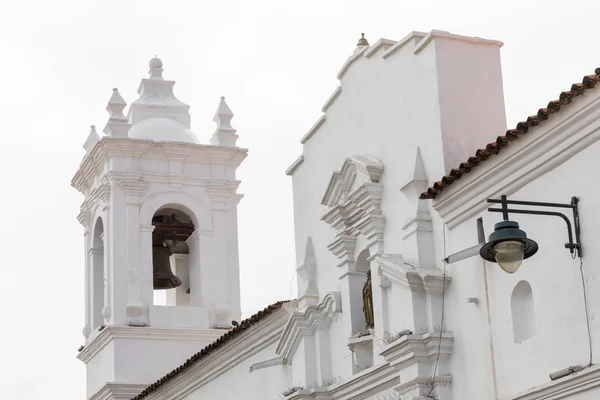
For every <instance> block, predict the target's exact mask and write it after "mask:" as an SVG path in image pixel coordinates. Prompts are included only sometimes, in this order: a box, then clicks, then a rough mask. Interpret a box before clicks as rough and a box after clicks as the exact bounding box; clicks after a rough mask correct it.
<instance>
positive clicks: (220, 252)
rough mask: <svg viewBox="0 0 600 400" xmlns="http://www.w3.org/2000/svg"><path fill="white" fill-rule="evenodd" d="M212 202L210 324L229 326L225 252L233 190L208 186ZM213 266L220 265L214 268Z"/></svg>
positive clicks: (226, 255) (227, 273)
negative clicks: (228, 213) (228, 215)
mask: <svg viewBox="0 0 600 400" xmlns="http://www.w3.org/2000/svg"><path fill="white" fill-rule="evenodd" d="M206 192H207V194H208V195H209V197H210V199H211V202H212V213H213V226H214V234H213V248H212V251H213V252H214V253H213V260H214V264H212V265H210V267H211V269H212V271H213V274H212V279H211V284H212V285H213V288H214V289H213V291H212V296H211V299H212V303H213V304H211V305H212V307H213V310H212V318H211V325H213V326H217V327H230V326H231V318H230V316H231V312H232V310H231V306H230V304H231V302H230V295H229V284H228V281H229V278H230V271H229V268H228V254H227V249H228V246H227V239H228V235H227V231H228V230H227V222H228V221H227V212H228V211H229V207H228V203H229V201H230V199H231V198H232V195H233V194H234V191H233V190H232V189H231V188H229V187H209V188H208V189H207V190H206ZM215 266H220V268H219V267H217V268H215Z"/></svg>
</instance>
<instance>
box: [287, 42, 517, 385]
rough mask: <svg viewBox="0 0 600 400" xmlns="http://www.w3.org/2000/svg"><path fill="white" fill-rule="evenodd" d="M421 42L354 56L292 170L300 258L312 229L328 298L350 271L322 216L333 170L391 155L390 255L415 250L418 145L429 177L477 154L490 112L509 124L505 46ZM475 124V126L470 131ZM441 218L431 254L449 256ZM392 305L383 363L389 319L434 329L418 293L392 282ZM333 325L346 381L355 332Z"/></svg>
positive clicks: (335, 355)
mask: <svg viewBox="0 0 600 400" xmlns="http://www.w3.org/2000/svg"><path fill="white" fill-rule="evenodd" d="M417 43H418V39H413V40H411V41H409V42H408V43H407V44H406V45H405V46H403V47H401V48H400V49H399V50H398V51H396V52H395V53H394V54H392V55H391V56H389V57H386V58H385V59H384V58H383V54H384V53H385V51H386V50H387V49H386V48H382V49H380V50H378V51H377V52H375V53H374V54H370V55H369V57H368V58H367V57H364V56H363V57H359V58H358V59H356V60H355V61H354V62H353V63H352V65H351V66H350V67H349V69H348V70H347V71H346V72H345V73H344V74H343V76H342V77H341V93H340V94H339V96H338V97H337V98H336V99H335V100H334V101H333V103H332V104H331V105H330V106H329V107H328V108H327V110H326V120H325V122H324V123H323V124H322V125H321V126H320V127H319V128H318V130H317V131H316V132H315V133H314V134H313V135H312V136H311V137H310V138H309V139H308V140H307V141H306V142H305V143H304V149H303V156H304V161H303V162H302V164H300V165H299V166H298V168H297V169H296V170H295V171H294V172H293V191H294V217H295V238H296V254H298V255H300V256H299V260H298V264H301V262H302V259H301V257H303V255H304V254H305V251H306V240H307V238H308V237H309V236H310V237H312V241H313V245H314V250H315V258H316V264H317V286H318V289H319V294H320V296H321V298H322V297H323V295H324V294H325V293H327V292H329V291H335V290H343V289H340V288H341V285H342V284H341V283H340V275H341V274H342V270H341V269H340V268H337V267H336V265H337V264H339V262H340V261H339V259H337V258H336V257H335V256H334V255H333V254H332V253H331V252H330V250H328V249H327V245H328V244H329V243H330V242H331V238H332V237H333V236H334V235H335V232H334V231H333V230H332V229H331V228H330V227H329V226H328V225H327V224H326V223H325V222H324V221H322V220H321V217H322V216H323V215H324V214H325V212H326V211H328V208H327V207H326V206H323V205H321V200H322V198H323V195H324V194H325V191H326V189H327V186H328V183H329V181H330V179H331V176H332V173H333V172H334V171H339V170H340V168H341V167H342V164H343V163H344V160H345V159H346V158H347V157H349V156H352V155H355V154H369V155H372V156H375V157H377V158H378V159H380V160H381V161H382V162H383V164H384V173H383V176H382V180H381V183H382V185H383V199H382V202H381V208H382V211H383V215H384V216H385V218H386V221H385V230H384V246H383V252H384V253H386V254H403V253H404V254H408V251H407V249H406V248H405V244H404V241H403V238H404V234H405V232H404V231H403V229H402V227H403V225H404V224H405V222H406V220H407V219H408V218H409V217H413V216H414V213H415V207H416V206H415V204H416V196H415V198H414V199H408V198H407V197H406V196H405V194H403V193H402V192H401V191H400V190H399V189H400V188H401V187H402V186H403V185H404V184H406V183H408V182H409V181H410V180H411V179H412V174H413V171H414V170H415V160H416V154H417V149H418V151H419V152H420V155H421V158H422V160H423V165H424V169H425V173H426V174H427V176H428V177H437V176H441V175H443V174H444V173H445V171H446V169H447V167H446V161H447V159H448V156H449V154H451V155H452V158H451V159H450V160H451V161H453V160H454V159H458V158H460V157H462V155H463V153H465V152H466V151H471V148H470V146H473V144H472V143H471V142H470V141H471V140H472V139H473V138H476V137H478V135H481V136H485V134H486V133H487V131H486V132H481V129H480V128H481V121H482V120H483V119H485V120H486V121H487V122H488V124H487V125H486V126H487V128H486V129H487V130H497V131H502V130H503V129H504V128H505V121H504V106H503V94H502V80H501V72H500V65H499V63H500V57H499V47H498V46H497V45H496V44H489V43H487V44H483V43H475V42H463V41H461V40H458V39H439V38H433V39H432V40H431V41H430V42H428V43H429V44H427V45H423V46H422V47H421V48H419V49H418V51H417V50H416V49H417ZM388 48H389V46H388ZM490 64H491V65H490ZM458 72H460V73H458ZM489 81H493V82H489ZM474 82H475V83H477V82H485V90H484V91H479V90H478V86H477V85H476V84H474ZM484 92H485V93H484ZM461 101H462V102H465V107H464V108H461V107H458V106H457V103H459V102H461ZM475 105H476V107H475ZM472 106H473V107H472ZM482 109H483V110H493V111H488V112H487V114H485V113H484V114H485V115H484V114H482V115H480V116H478V117H477V121H478V122H477V124H476V127H477V129H478V130H474V129H473V128H472V127H469V123H470V117H471V116H472V115H474V114H476V113H477V112H478V111H481V110H482ZM467 127H469V129H468V130H467V131H465V132H463V129H465V128H467ZM444 135H445V136H444ZM465 135H466V136H465ZM443 138H446V139H444V140H446V142H444V140H443ZM462 139H464V140H465V141H469V146H466V148H468V149H467V150H465V146H463V147H461V146H456V144H449V143H450V141H451V140H454V141H460V140H462ZM433 219H434V221H433V224H434V229H435V230H437V232H436V235H435V240H434V242H433V244H432V246H433V248H431V249H430V250H429V253H430V254H433V259H435V260H441V259H442V258H443V257H442V254H443V239H442V235H441V223H440V221H439V219H437V217H436V216H434V217H433ZM366 245H367V240H366V239H365V238H364V236H361V235H359V236H358V238H357V244H356V248H355V252H354V254H355V256H358V254H359V253H360V252H361V251H362V250H363V249H364V248H365V246H366ZM411 262H415V261H413V260H411ZM416 262H418V260H417V261H416ZM427 267H432V266H431V265H428V266H427ZM375 274H376V271H374V272H373V275H375ZM378 284H379V278H378V277H377V276H374V278H373V285H374V286H373V287H374V291H378V290H380V289H379V287H377V285H378ZM379 298H380V297H379V294H377V295H374V302H375V303H377V302H378V301H380V300H379ZM385 302H386V303H387V305H388V306H389V308H390V310H392V312H389V313H388V316H387V320H386V321H382V320H381V317H378V318H379V320H376V335H377V336H379V337H376V338H375V343H374V345H373V349H374V356H375V360H376V362H381V361H382V359H381V358H379V357H378V351H379V345H378V343H379V344H380V341H381V335H382V334H383V333H384V331H383V329H382V327H383V326H385V329H387V331H388V332H390V333H392V332H400V331H402V330H404V329H411V330H413V331H415V332H419V331H420V330H425V331H426V330H427V329H428V328H429V327H427V326H418V327H417V326H414V318H413V312H414V310H413V306H412V299H411V294H410V292H409V291H408V290H407V289H405V288H400V287H393V288H391V290H389V291H388V296H387V299H386V300H385ZM375 306H376V307H378V306H379V304H375ZM348 312H349V310H345V311H344V313H348ZM376 315H377V313H376ZM330 329H331V332H334V331H335V334H336V340H332V341H331V343H332V348H331V355H332V365H333V368H334V375H337V376H339V377H340V378H342V379H348V378H349V377H350V376H351V372H350V371H351V370H350V369H349V368H348V364H349V363H350V357H349V355H348V353H349V349H348V347H347V342H348V338H349V336H350V335H351V334H353V333H355V332H345V331H344V329H343V327H338V326H336V325H332V327H331V328H330ZM332 334H333V333H332ZM332 339H333V338H332Z"/></svg>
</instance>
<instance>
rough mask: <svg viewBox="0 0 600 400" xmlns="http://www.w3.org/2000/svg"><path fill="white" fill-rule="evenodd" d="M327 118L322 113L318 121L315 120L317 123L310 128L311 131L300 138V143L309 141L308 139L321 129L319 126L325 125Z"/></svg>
mask: <svg viewBox="0 0 600 400" xmlns="http://www.w3.org/2000/svg"><path fill="white" fill-rule="evenodd" d="M326 119H327V118H326V117H325V115H321V116H320V117H319V119H318V120H317V122H315V124H314V125H313V126H312V128H310V129H309V131H308V132H306V134H305V135H304V136H302V139H300V144H304V143H306V142H308V139H310V138H311V137H312V135H314V134H315V133H316V132H317V131H318V130H319V128H320V127H321V125H323V123H324V122H325V120H326Z"/></svg>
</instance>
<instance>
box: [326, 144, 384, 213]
mask: <svg viewBox="0 0 600 400" xmlns="http://www.w3.org/2000/svg"><path fill="white" fill-rule="evenodd" d="M382 174H383V163H382V162H381V161H380V160H379V159H377V158H376V157H373V156H371V155H368V154H365V155H354V156H352V157H348V158H347V159H346V160H345V161H344V164H343V165H342V168H341V169H340V171H336V172H334V173H333V175H332V176H331V179H330V180H329V185H328V186H327V190H326V191H325V195H324V196H323V199H322V200H321V204H323V205H325V206H328V207H335V206H336V205H338V204H343V203H345V202H346V199H347V197H348V196H349V194H350V191H351V190H352V188H353V187H360V186H362V185H363V184H365V183H379V181H380V179H381V175H382ZM355 183H356V185H354V184H355Z"/></svg>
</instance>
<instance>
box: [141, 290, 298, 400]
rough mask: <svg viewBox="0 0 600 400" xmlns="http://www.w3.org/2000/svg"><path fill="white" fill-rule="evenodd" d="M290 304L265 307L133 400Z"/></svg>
mask: <svg viewBox="0 0 600 400" xmlns="http://www.w3.org/2000/svg"><path fill="white" fill-rule="evenodd" d="M288 302H289V300H282V301H278V302H276V303H273V304H270V305H268V306H267V307H265V308H264V309H262V310H260V311H258V312H257V313H255V314H253V315H251V316H250V317H248V318H246V319H244V320H242V321H241V322H240V324H239V325H238V326H236V327H234V328H233V329H230V330H228V331H227V332H225V333H224V334H223V335H221V336H220V337H219V338H218V339H217V340H215V341H214V342H212V343H210V344H209V345H207V346H206V347H204V348H203V349H202V350H200V351H199V352H197V353H195V354H194V355H192V356H191V357H190V358H188V359H187V361H186V362H185V363H183V364H181V365H180V366H179V367H177V368H175V369H174V370H172V371H171V372H169V373H168V374H166V375H165V376H163V377H162V378H160V379H159V380H157V381H156V382H154V383H152V384H150V385H149V386H148V387H147V388H146V389H144V390H143V391H142V392H141V393H140V394H138V395H137V396H135V397H134V398H133V399H131V400H141V399H143V398H145V397H146V396H148V395H149V394H150V393H152V392H154V391H156V390H157V389H158V388H159V387H160V386H162V385H164V384H165V383H167V382H168V381H169V380H171V379H173V378H174V377H175V376H177V375H179V374H180V373H182V372H183V371H185V370H186V369H188V368H190V367H191V366H192V365H194V364H195V363H196V362H197V361H199V360H200V359H202V358H203V357H206V356H207V355H208V354H210V353H212V352H213V351H215V350H216V349H218V348H219V347H221V346H222V345H223V344H224V343H226V342H228V341H230V340H231V339H232V338H234V337H236V336H239V335H240V334H241V333H242V332H244V331H245V330H246V329H248V328H250V327H251V326H252V325H254V324H256V323H258V322H260V321H261V320H262V319H264V318H265V317H266V316H267V315H269V314H271V313H272V312H273V311H275V310H277V309H279V308H281V307H282V306H283V305H284V304H285V303H288Z"/></svg>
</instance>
